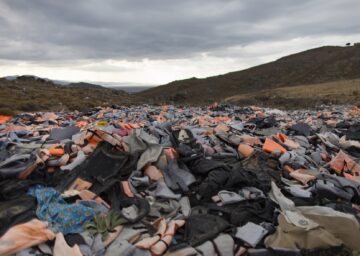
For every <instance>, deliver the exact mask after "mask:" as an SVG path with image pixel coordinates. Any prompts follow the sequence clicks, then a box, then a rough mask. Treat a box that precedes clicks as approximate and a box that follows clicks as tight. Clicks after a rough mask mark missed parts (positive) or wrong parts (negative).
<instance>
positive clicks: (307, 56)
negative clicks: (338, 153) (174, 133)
mask: <svg viewBox="0 0 360 256" xmlns="http://www.w3.org/2000/svg"><path fill="white" fill-rule="evenodd" d="M356 78H360V46H350V47H338V46H324V47H320V48H315V49H311V50H308V51H304V52H300V53H297V54H293V55H289V56H286V57H283V58H280V59H278V60H276V61H274V62H270V63H266V64H263V65H260V66H256V67H252V68H249V69H246V70H242V71H237V72H231V73H227V74H224V75H219V76H213V77H208V78H204V79H197V78H191V79H186V80H180V81H174V82H171V83H169V84H166V85H162V86H158V87H155V88H152V89H149V90H146V91H144V92H141V93H139V94H138V95H139V96H140V97H142V98H143V99H144V100H148V101H154V102H174V103H179V104H205V103H211V102H214V101H222V100H224V99H225V98H228V97H231V96H234V95H239V94H251V93H254V92H259V91H262V93H265V91H268V92H270V90H272V89H275V88H280V87H292V86H298V85H312V86H314V85H315V84H322V83H325V82H333V81H345V80H351V79H356ZM339 86H341V83H339ZM339 93H341V88H339ZM149 99H150V100H149Z"/></svg>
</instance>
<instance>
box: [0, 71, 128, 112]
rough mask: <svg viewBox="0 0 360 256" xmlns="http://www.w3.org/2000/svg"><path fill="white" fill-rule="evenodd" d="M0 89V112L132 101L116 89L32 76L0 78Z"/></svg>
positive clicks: (76, 107)
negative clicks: (67, 83)
mask: <svg viewBox="0 0 360 256" xmlns="http://www.w3.org/2000/svg"><path fill="white" fill-rule="evenodd" d="M0 90H1V93H0V114H13V113H16V112H23V111H43V110H47V111H48V110H51V111H61V110H75V109H77V110H85V109H87V108H90V107H96V106H111V105H114V104H115V105H116V104H125V105H127V104H130V103H131V102H132V101H133V100H132V97H133V96H131V95H129V94H128V93H126V92H123V91H120V90H113V89H109V88H105V87H102V86H99V85H93V84H87V83H74V84H70V85H67V86H63V85H59V84H55V83H53V82H52V81H50V80H47V79H42V78H38V77H33V76H20V77H17V78H16V79H6V78H0Z"/></svg>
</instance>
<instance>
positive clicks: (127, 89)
mask: <svg viewBox="0 0 360 256" xmlns="http://www.w3.org/2000/svg"><path fill="white" fill-rule="evenodd" d="M108 88H111V89H115V90H122V91H125V92H127V93H138V92H142V91H145V90H147V89H150V88H153V86H112V87H108Z"/></svg>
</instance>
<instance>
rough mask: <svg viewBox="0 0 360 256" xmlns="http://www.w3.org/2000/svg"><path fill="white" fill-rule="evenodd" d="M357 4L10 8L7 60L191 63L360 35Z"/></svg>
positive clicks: (10, 3) (158, 1)
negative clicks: (284, 43) (297, 41)
mask: <svg viewBox="0 0 360 256" xmlns="http://www.w3.org/2000/svg"><path fill="white" fill-rule="evenodd" d="M358 10H360V1H358V0H343V1H337V0H334V1H330V0H326V1H325V0H314V1H310V0H309V1H289V0H273V1H268V0H262V1H260V0H247V1H240V0H239V1H235V0H234V1H231V0H218V1H215V0H182V1H170V0H127V1H120V0H101V1H100V0H68V1H59V0H33V1H29V0H4V1H2V2H0V58H2V59H12V60H25V61H35V62H37V61H51V60H57V61H68V60H76V59H143V58H150V59H167V58H187V57H191V56H193V55H194V54H199V53H203V52H208V53H210V54H211V53H212V52H214V53H215V52H222V50H223V49H226V48H228V47H234V46H241V45H248V44H251V43H255V42H258V41H265V42H266V41H269V42H271V41H277V40H287V39H291V38H296V37H305V36H312V35H322V34H323V35H347V34H355V33H359V32H360V22H359V15H358Z"/></svg>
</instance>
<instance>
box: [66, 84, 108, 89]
mask: <svg viewBox="0 0 360 256" xmlns="http://www.w3.org/2000/svg"><path fill="white" fill-rule="evenodd" d="M66 86H68V87H74V88H83V89H84V88H93V89H104V88H105V87H104V86H101V85H98V84H91V83H84V82H78V83H69V84H67V85H66Z"/></svg>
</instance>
